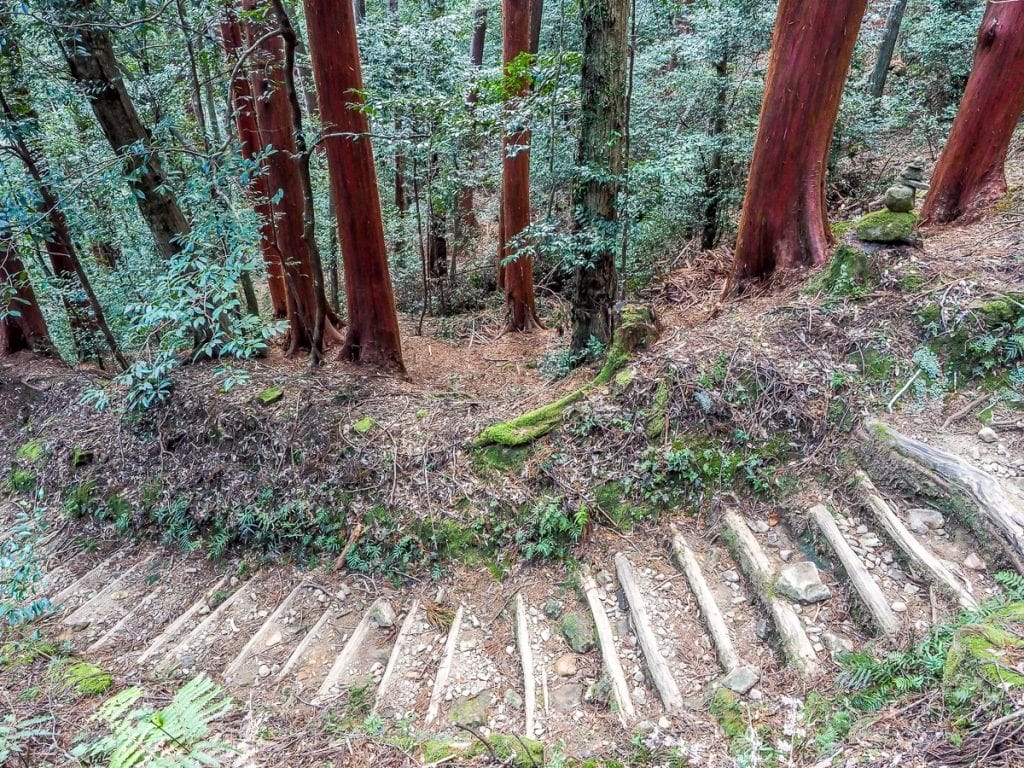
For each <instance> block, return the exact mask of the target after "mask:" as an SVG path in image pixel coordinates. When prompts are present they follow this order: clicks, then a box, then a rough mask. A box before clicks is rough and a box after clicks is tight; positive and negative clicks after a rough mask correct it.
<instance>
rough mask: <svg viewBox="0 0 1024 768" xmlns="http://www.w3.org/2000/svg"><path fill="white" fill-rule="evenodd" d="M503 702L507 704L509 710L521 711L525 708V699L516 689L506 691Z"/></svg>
mask: <svg viewBox="0 0 1024 768" xmlns="http://www.w3.org/2000/svg"><path fill="white" fill-rule="evenodd" d="M503 701H504V702H505V706H506V707H508V708H509V709H516V710H519V709H522V708H523V697H522V696H520V695H519V692H518V691H516V690H515V689H514V688H509V689H508V690H507V691H505V696H504V698H503Z"/></svg>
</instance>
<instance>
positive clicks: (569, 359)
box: [539, 336, 605, 381]
mask: <svg viewBox="0 0 1024 768" xmlns="http://www.w3.org/2000/svg"><path fill="white" fill-rule="evenodd" d="M604 352H605V345H604V344H602V343H601V342H600V341H599V340H598V339H597V337H596V336H591V337H590V338H589V339H588V340H587V346H586V347H585V348H583V349H580V350H574V349H570V348H566V349H563V350H560V351H552V352H549V353H547V354H546V355H544V357H543V358H542V359H541V361H540V366H539V370H540V374H541V376H543V377H544V378H546V379H549V380H551V381H558V380H559V379H564V378H565V377H566V376H568V375H569V374H570V373H572V372H573V371H574V370H576V369H577V368H579V367H580V366H581V365H583V364H584V363H590V362H594V361H595V360H600V359H601V357H602V356H603V355H604Z"/></svg>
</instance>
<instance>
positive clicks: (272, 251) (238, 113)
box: [220, 12, 288, 319]
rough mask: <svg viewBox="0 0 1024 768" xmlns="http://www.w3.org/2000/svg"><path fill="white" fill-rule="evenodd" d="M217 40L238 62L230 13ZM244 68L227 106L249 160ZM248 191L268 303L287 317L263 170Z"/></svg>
mask: <svg viewBox="0 0 1024 768" xmlns="http://www.w3.org/2000/svg"><path fill="white" fill-rule="evenodd" d="M220 31H221V41H222V42H223V45H224V52H225V54H227V60H228V63H229V64H231V65H232V66H233V65H234V64H235V63H236V62H237V61H238V57H239V55H240V54H241V53H242V50H243V49H244V47H245V46H244V45H243V44H242V40H243V36H242V28H241V25H240V24H239V23H238V19H237V18H236V17H235V15H234V14H233V13H230V12H229V13H228V14H227V15H226V16H225V18H224V19H223V20H222V21H221V25H220ZM246 71H247V70H246V67H245V66H244V65H243V66H241V67H240V68H239V72H238V74H237V75H236V77H235V79H234V81H233V82H232V83H231V108H232V112H233V114H234V119H235V130H236V132H237V133H238V140H239V142H240V143H241V150H242V157H244V158H245V159H246V160H249V161H253V159H254V158H256V157H257V156H259V155H260V154H262V153H263V151H264V149H266V148H265V147H264V146H263V142H262V139H261V137H260V131H259V126H258V124H257V122H256V105H255V104H254V103H253V98H252V85H251V84H250V82H249V78H248V75H247V74H246ZM249 191H250V192H251V193H252V199H253V208H254V209H255V210H256V214H257V216H259V218H260V251H261V252H262V253H263V262H264V264H266V267H267V283H268V285H269V288H270V305H271V308H272V311H273V313H274V317H275V318H277V319H282V318H285V317H287V316H288V300H287V293H286V289H285V284H284V273H283V271H282V268H281V251H280V249H279V248H278V247H277V232H275V231H274V214H273V211H271V210H270V198H271V197H272V196H273V193H272V192H271V189H270V181H269V179H268V178H267V174H265V173H257V174H254V175H253V177H252V181H251V182H250V184H249Z"/></svg>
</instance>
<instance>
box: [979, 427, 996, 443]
mask: <svg viewBox="0 0 1024 768" xmlns="http://www.w3.org/2000/svg"><path fill="white" fill-rule="evenodd" d="M978 437H979V438H980V439H981V442H983V443H994V442H995V441H996V440H998V439H999V435H998V434H996V431H995V430H994V429H992V427H982V428H981V429H979V430H978Z"/></svg>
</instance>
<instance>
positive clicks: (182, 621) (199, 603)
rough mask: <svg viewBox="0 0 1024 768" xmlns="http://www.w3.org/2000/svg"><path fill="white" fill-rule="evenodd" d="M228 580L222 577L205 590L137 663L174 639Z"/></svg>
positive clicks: (161, 634)
mask: <svg viewBox="0 0 1024 768" xmlns="http://www.w3.org/2000/svg"><path fill="white" fill-rule="evenodd" d="M228 578H229V577H228V576H222V577H221V578H220V579H218V580H217V583H216V584H214V585H213V586H212V587H210V588H209V589H208V590H206V592H205V593H204V594H203V596H202V597H200V598H199V599H198V600H196V601H195V602H194V603H192V605H190V606H189V607H188V610H186V611H185V612H184V613H183V614H181V615H180V616H179V617H178V618H176V619H175V620H174V621H172V622H171V623H170V624H168V625H167V627H166V628H165V629H164V631H163V632H161V633H160V634H159V635H158V636H157V638H156V639H155V640H154V641H153V642H152V643H150V644H149V647H148V648H146V650H144V651H143V652H142V653H141V654H140V655H139V659H138V662H137V663H138V664H141V663H142V662H144V661H146V659H149V658H150V657H152V656H154V655H155V654H156V653H157V652H159V651H160V650H161V649H162V648H163V647H164V646H165V645H167V642H168V641H169V640H171V638H173V637H175V636H176V635H177V634H178V632H180V631H181V629H182V627H184V626H185V625H186V624H187V623H188V622H190V621H191V620H192V617H193V616H195V615H196V614H197V613H199V611H201V610H202V609H203V606H204V605H205V606H208V605H209V603H210V600H212V599H213V596H214V595H216V594H217V593H218V592H219V591H220V590H222V589H223V588H224V585H226V584H227V583H228Z"/></svg>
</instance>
